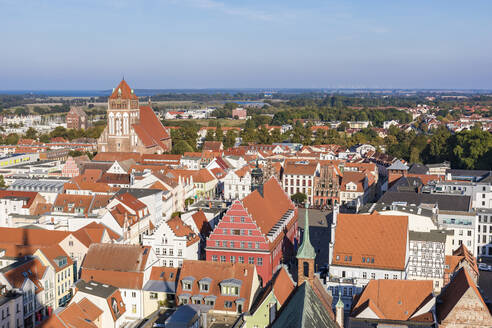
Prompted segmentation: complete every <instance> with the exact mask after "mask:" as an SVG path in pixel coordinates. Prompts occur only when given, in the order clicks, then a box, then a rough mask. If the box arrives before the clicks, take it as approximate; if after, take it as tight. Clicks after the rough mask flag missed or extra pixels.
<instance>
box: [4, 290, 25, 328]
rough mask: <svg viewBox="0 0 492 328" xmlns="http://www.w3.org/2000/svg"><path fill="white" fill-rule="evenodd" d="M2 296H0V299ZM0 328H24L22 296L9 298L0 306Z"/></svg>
mask: <svg viewBox="0 0 492 328" xmlns="http://www.w3.org/2000/svg"><path fill="white" fill-rule="evenodd" d="M2 297H3V296H0V299H1V298H2ZM0 314H1V316H0V327H2V328H4V327H5V328H7V327H11V328H13V327H16V328H23V327H24V317H23V316H24V315H23V307H22V295H20V294H19V295H18V296H17V297H12V298H10V297H9V301H8V302H6V303H3V304H2V305H0Z"/></svg>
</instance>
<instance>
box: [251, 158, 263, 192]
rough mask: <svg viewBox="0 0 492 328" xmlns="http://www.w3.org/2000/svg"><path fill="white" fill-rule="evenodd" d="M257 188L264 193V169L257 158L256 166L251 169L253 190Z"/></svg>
mask: <svg viewBox="0 0 492 328" xmlns="http://www.w3.org/2000/svg"><path fill="white" fill-rule="evenodd" d="M255 190H258V192H259V193H260V194H261V195H263V171H262V170H261V169H260V167H259V166H258V160H256V167H255V168H254V169H252V170H251V191H255Z"/></svg>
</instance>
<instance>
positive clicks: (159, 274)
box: [149, 266, 179, 281]
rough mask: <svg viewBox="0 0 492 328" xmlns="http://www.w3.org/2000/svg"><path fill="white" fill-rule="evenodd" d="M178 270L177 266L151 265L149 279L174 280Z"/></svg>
mask: <svg viewBox="0 0 492 328" xmlns="http://www.w3.org/2000/svg"><path fill="white" fill-rule="evenodd" d="M178 271H179V269H178V268H170V267H165V266H153V267H152V271H151V272H150V277H149V280H162V281H176V279H177V278H178Z"/></svg>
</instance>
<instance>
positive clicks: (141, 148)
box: [97, 79, 172, 154]
mask: <svg viewBox="0 0 492 328" xmlns="http://www.w3.org/2000/svg"><path fill="white" fill-rule="evenodd" d="M107 121H108V124H107V125H106V128H105V129H104V131H103V133H102V134H101V136H100V137H99V139H98V140H97V151H98V152H100V153H104V152H115V153H123V152H138V153H140V154H162V153H164V152H167V151H170V150H171V147H172V140H171V135H170V134H169V131H168V130H166V128H164V126H163V125H162V123H161V122H160V121H159V118H158V117H157V116H156V114H155V113H154V110H153V109H152V107H151V106H150V103H149V105H143V106H140V104H139V101H138V97H137V96H136V95H135V92H134V91H133V89H132V88H130V86H129V85H128V83H126V81H125V79H123V80H121V82H120V83H119V84H118V86H117V87H116V88H114V89H113V92H112V93H111V95H110V96H109V98H108V111H107Z"/></svg>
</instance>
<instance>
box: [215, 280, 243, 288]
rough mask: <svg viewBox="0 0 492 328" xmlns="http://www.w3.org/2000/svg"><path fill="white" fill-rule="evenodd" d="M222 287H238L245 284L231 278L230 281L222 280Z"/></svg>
mask: <svg viewBox="0 0 492 328" xmlns="http://www.w3.org/2000/svg"><path fill="white" fill-rule="evenodd" d="M220 284H221V285H236V286H241V285H242V284H243V282H242V281H241V280H239V279H234V278H230V279H225V280H222V281H221V282H220Z"/></svg>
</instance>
